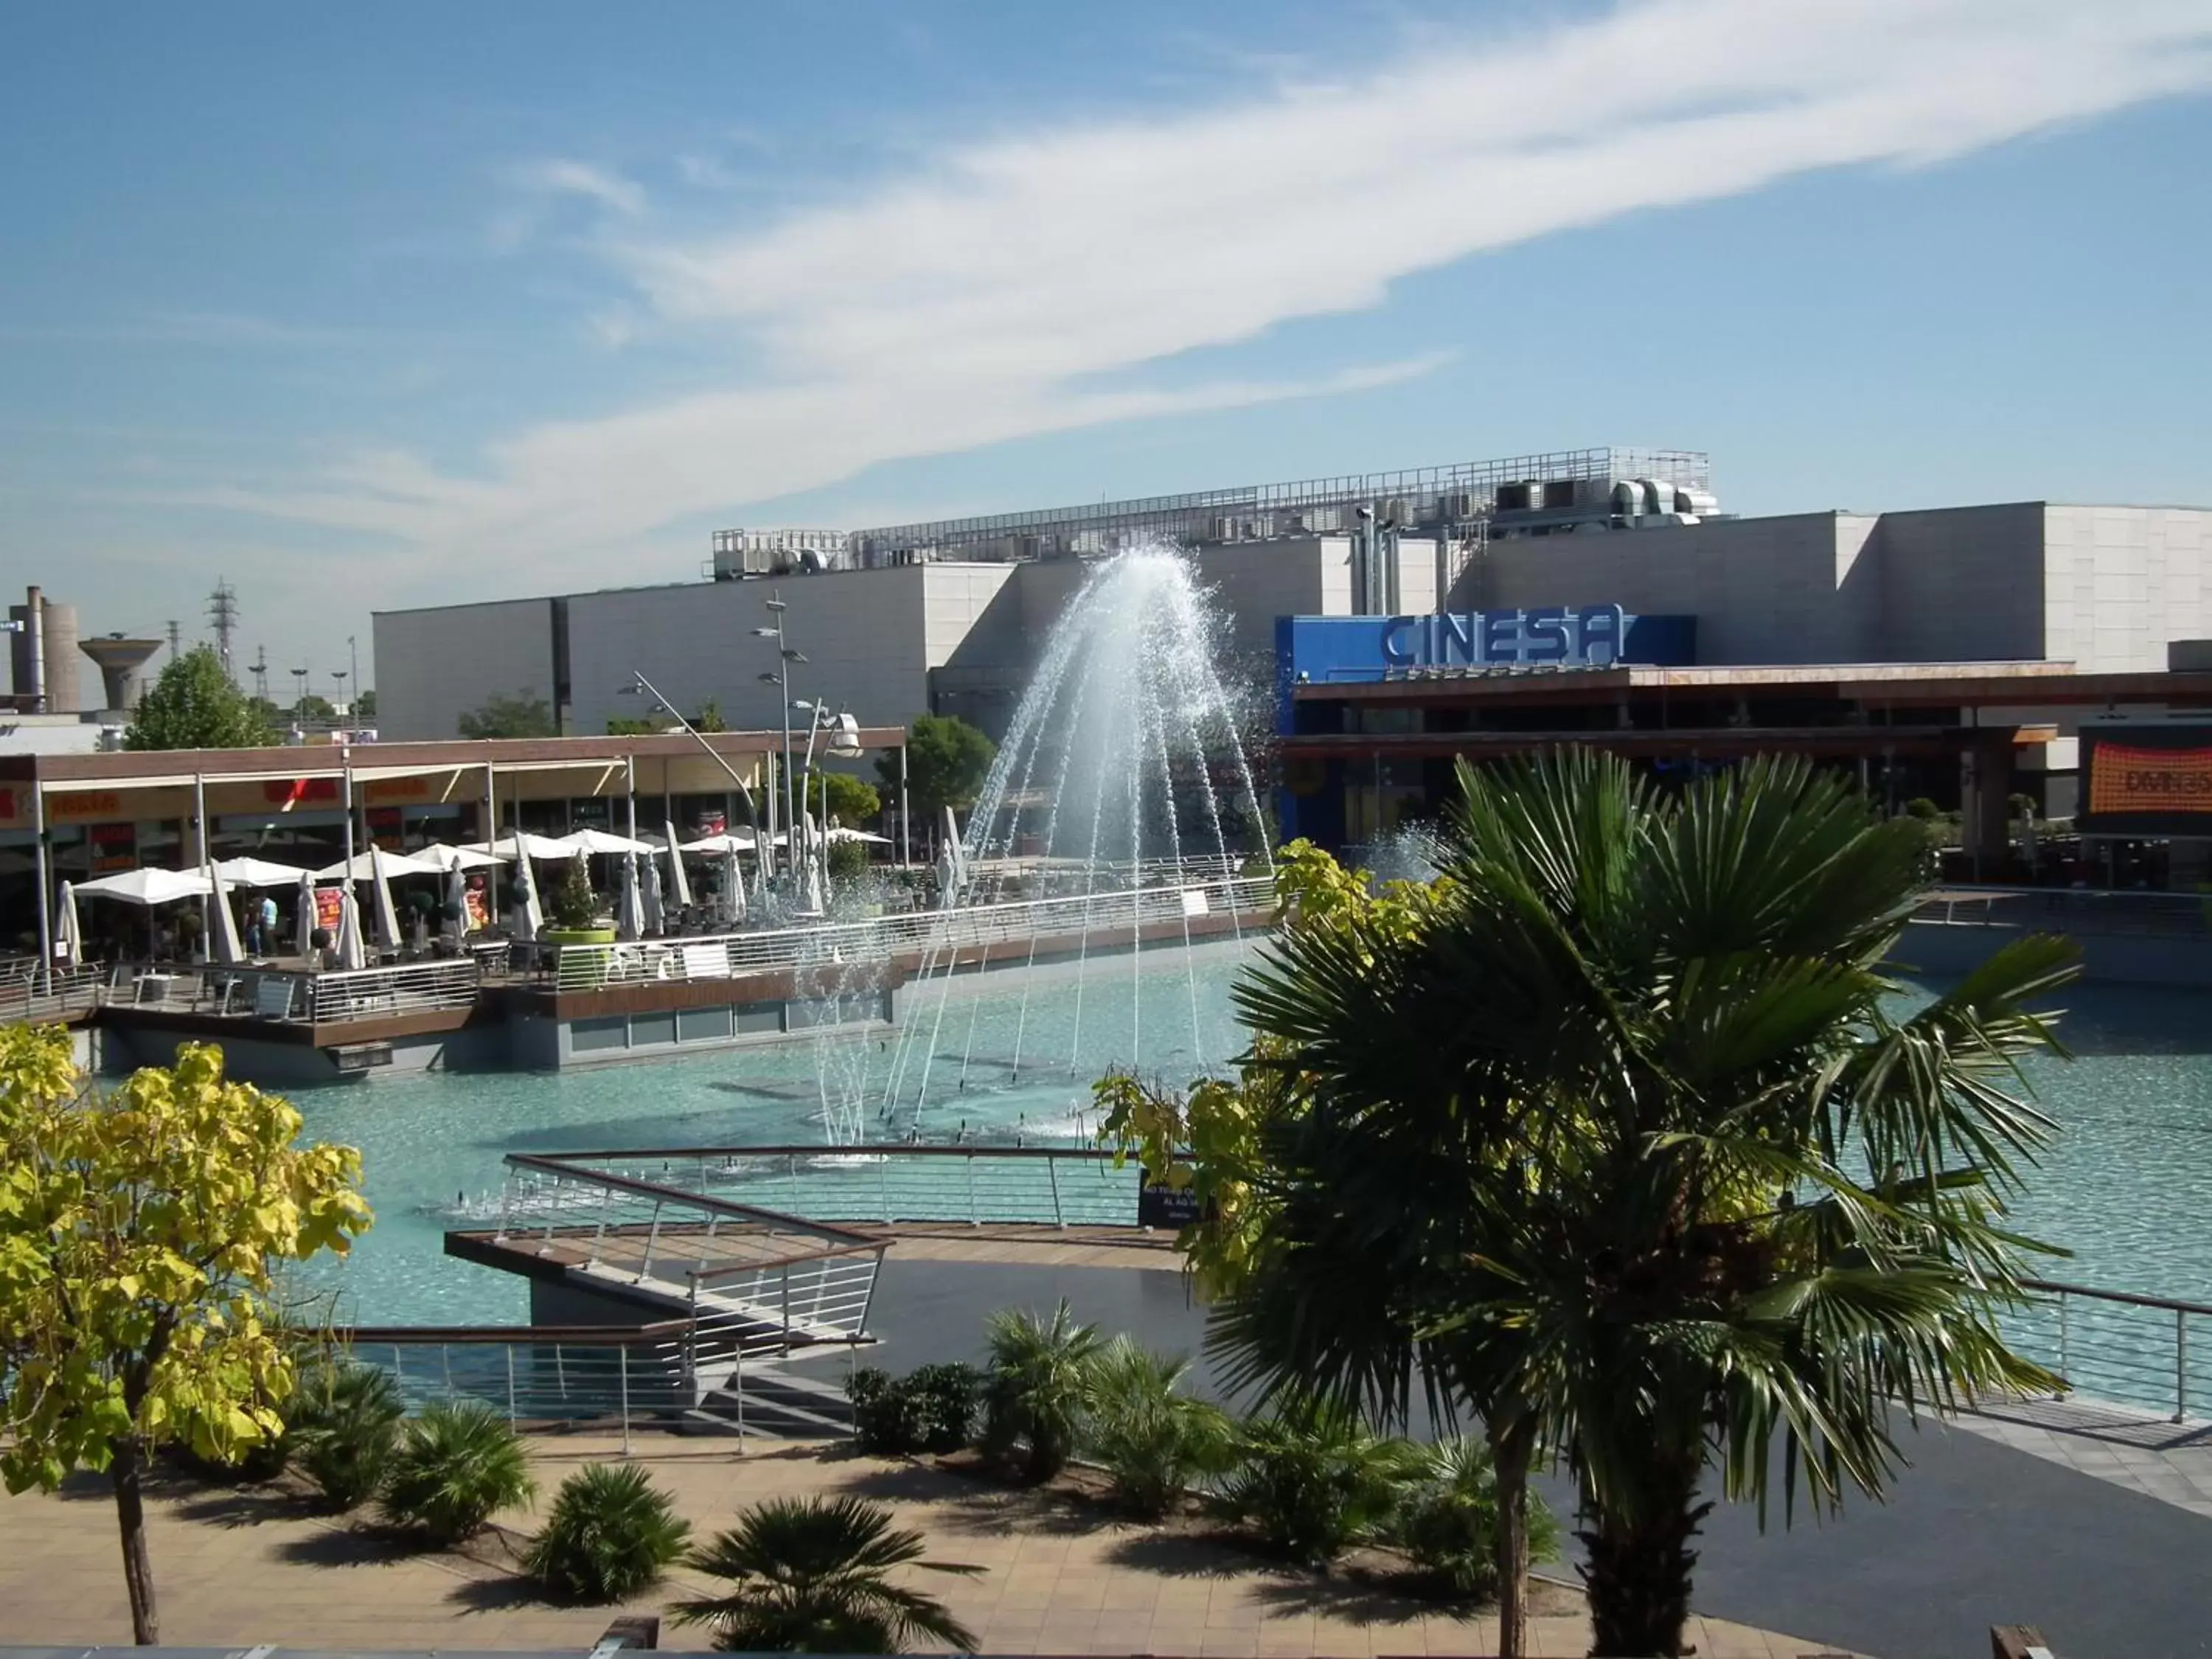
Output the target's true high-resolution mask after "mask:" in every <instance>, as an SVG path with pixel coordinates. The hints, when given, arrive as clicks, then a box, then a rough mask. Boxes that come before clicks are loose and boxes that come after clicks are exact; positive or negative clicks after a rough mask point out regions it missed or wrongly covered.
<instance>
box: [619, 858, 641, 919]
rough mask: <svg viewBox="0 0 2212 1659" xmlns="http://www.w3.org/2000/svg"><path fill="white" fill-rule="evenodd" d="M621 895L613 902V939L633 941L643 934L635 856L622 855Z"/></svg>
mask: <svg viewBox="0 0 2212 1659" xmlns="http://www.w3.org/2000/svg"><path fill="white" fill-rule="evenodd" d="M622 872H623V874H622V894H621V896H619V897H618V898H617V900H616V901H615V937H616V938H617V939H635V938H637V937H638V936H639V935H640V934H641V933H644V932H645V906H644V903H643V902H642V901H641V899H640V898H639V897H638V891H637V854H635V853H625V854H623V865H622Z"/></svg>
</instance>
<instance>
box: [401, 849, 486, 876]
mask: <svg viewBox="0 0 2212 1659" xmlns="http://www.w3.org/2000/svg"><path fill="white" fill-rule="evenodd" d="M410 856H412V857H414V858H417V859H420V860H422V862H423V863H425V864H435V865H436V866H438V867H439V868H440V869H441V870H443V871H445V872H447V873H448V874H451V873H452V872H454V871H456V870H488V869H491V868H493V867H495V866H498V865H501V864H504V863H506V862H507V858H506V855H505V854H500V853H488V852H486V851H485V850H484V849H483V847H482V846H480V845H479V846H473V847H447V845H445V844H444V843H443V842H432V843H431V844H430V845H429V846H428V847H424V848H418V849H417V850H416V852H415V853H413V854H411V855H410Z"/></svg>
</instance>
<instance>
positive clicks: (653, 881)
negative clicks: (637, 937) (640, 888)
mask: <svg viewBox="0 0 2212 1659" xmlns="http://www.w3.org/2000/svg"><path fill="white" fill-rule="evenodd" d="M667 927H668V912H667V910H666V908H665V907H664V906H663V905H662V903H661V902H660V860H659V859H647V860H646V861H645V931H646V932H647V933H661V932H664V931H665V930H666V928H667Z"/></svg>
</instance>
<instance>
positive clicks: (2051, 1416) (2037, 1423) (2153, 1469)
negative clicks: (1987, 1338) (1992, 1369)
mask: <svg viewBox="0 0 2212 1659" xmlns="http://www.w3.org/2000/svg"><path fill="white" fill-rule="evenodd" d="M1955 1426H1956V1427H1958V1428H1960V1429H1962V1430H1964V1431H1966V1432H1967V1433H1969V1434H1976V1435H1979V1436H1981V1437H1983V1438H1984V1439H1985V1440H1994V1441H1996V1443H1998V1444H2000V1445H2002V1446H2008V1447H2009V1448H2011V1449H2013V1450H2015V1451H2021V1452H2026V1453H2027V1454H2028V1455H2030V1456H2031V1457H2039V1458H2041V1459H2043V1460H2044V1461H2045V1462H2048V1463H2057V1464H2058V1465H2060V1466H2061V1467H2063V1468H2069V1469H2073V1470H2075V1471H2076V1472H2078V1473H2080V1474H2086V1475H2089V1476H2092V1477H2093V1478H2094V1479H2096V1480H2104V1481H2107V1482H2109V1483H2111V1484H2112V1485H2113V1486H2118V1487H2121V1488H2122V1489H2124V1490H2125V1491H2128V1492H2141V1493H2142V1494H2143V1495H2144V1496H2145V1497H2147V1498H2157V1499H2158V1500H2159V1501H2160V1503H2163V1504H2172V1505H2173V1506H2174V1507H2175V1508H2176V1509H2179V1510H2187V1511H2188V1512H2189V1513H2190V1514H2191V1515H2201V1516H2207V1517H2212V1423H2203V1422H2193V1421H2185V1422H2181V1423H2176V1422H2174V1421H2172V1419H2170V1418H2166V1417H2161V1416H2160V1415H2158V1414H2157V1413H2154V1412H2148V1411H2143V1410H2141V1409H2140V1408H2138V1407H2133V1406H2120V1405H2114V1404H2112V1403H2110V1402H2108V1401H2101V1400H2083V1399H2081V1398H2078V1397H2072V1398H2068V1399H2064V1400H2011V1401H1992V1402H1990V1403H1988V1404H1985V1405H1984V1406H1983V1407H1981V1409H1980V1410H1978V1411H1976V1412H1971V1413H1964V1414H1962V1415H1961V1416H1960V1417H1959V1418H1958V1419H1955Z"/></svg>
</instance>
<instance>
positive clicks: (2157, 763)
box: [2089, 743, 2212, 815]
mask: <svg viewBox="0 0 2212 1659" xmlns="http://www.w3.org/2000/svg"><path fill="white" fill-rule="evenodd" d="M2091 756H2092V758H2091V761H2090V768H2089V811H2090V812H2091V813H2092V814H2094V815H2102V814H2104V813H2107V812H2112V813H2120V812H2208V813H2212V749H2138V748H2135V747H2132V746H2130V745H2128V744H2117V743H2100V744H2097V746H2096V747H2095V749H2094V750H2092V751H2091Z"/></svg>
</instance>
